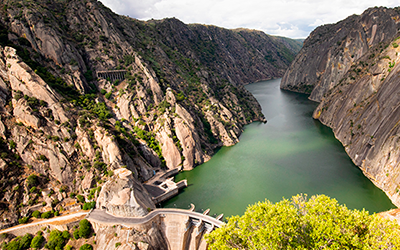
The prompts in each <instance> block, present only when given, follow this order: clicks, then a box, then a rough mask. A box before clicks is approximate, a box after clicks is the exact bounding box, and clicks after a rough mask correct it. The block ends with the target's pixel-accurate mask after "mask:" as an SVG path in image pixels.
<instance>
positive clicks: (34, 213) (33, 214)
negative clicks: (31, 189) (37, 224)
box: [32, 210, 41, 219]
mask: <svg viewBox="0 0 400 250" xmlns="http://www.w3.org/2000/svg"><path fill="white" fill-rule="evenodd" d="M40 215H41V213H40V212H39V211H38V210H35V211H33V213H32V216H33V217H35V218H36V219H38V218H40Z"/></svg>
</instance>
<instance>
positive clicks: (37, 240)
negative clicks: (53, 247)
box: [31, 234, 44, 249]
mask: <svg viewBox="0 0 400 250" xmlns="http://www.w3.org/2000/svg"><path fill="white" fill-rule="evenodd" d="M43 242H44V237H43V236H42V235H41V234H39V235H36V236H35V237H34V238H33V239H32V241H31V248H33V249H39V248H41V247H42V244H43Z"/></svg>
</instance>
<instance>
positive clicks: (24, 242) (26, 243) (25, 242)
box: [20, 233, 33, 249]
mask: <svg viewBox="0 0 400 250" xmlns="http://www.w3.org/2000/svg"><path fill="white" fill-rule="evenodd" d="M32 239H33V236H32V234H29V233H27V234H25V235H24V237H22V238H21V241H20V249H28V248H29V247H30V246H31V242H32Z"/></svg>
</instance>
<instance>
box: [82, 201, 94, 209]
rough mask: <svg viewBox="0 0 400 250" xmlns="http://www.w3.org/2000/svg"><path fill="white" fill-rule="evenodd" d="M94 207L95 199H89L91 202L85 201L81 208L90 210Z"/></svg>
mask: <svg viewBox="0 0 400 250" xmlns="http://www.w3.org/2000/svg"><path fill="white" fill-rule="evenodd" d="M95 207H96V201H91V202H86V203H85V204H83V208H82V209H83V210H90V209H92V208H95Z"/></svg>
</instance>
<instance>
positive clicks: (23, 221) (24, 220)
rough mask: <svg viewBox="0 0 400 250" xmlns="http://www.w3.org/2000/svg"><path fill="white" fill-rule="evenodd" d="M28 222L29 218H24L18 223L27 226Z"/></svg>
mask: <svg viewBox="0 0 400 250" xmlns="http://www.w3.org/2000/svg"><path fill="white" fill-rule="evenodd" d="M28 220H29V217H23V218H20V219H18V222H19V224H25V223H27V222H28Z"/></svg>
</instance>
